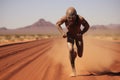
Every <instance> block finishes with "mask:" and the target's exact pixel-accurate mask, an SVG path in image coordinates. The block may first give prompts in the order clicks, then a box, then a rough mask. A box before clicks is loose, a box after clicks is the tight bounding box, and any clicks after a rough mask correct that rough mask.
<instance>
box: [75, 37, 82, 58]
mask: <svg viewBox="0 0 120 80" xmlns="http://www.w3.org/2000/svg"><path fill="white" fill-rule="evenodd" d="M76 46H77V53H78V56H79V57H82V55H83V40H82V39H80V40H76Z"/></svg>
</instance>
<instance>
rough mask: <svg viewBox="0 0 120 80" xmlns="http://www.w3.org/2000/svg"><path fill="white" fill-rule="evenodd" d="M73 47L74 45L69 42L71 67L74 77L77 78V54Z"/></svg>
mask: <svg viewBox="0 0 120 80" xmlns="http://www.w3.org/2000/svg"><path fill="white" fill-rule="evenodd" d="M73 45H74V43H70V42H68V49H69V58H70V63H71V66H72V71H73V76H76V70H75V58H76V56H77V54H76V53H75V51H74V47H73Z"/></svg>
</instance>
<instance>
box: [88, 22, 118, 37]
mask: <svg viewBox="0 0 120 80" xmlns="http://www.w3.org/2000/svg"><path fill="white" fill-rule="evenodd" d="M88 34H102V35H104V34H106V35H109V34H117V35H120V24H109V25H93V26H91V27H90V30H89V31H88Z"/></svg>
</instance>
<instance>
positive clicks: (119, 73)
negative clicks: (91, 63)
mask: <svg viewBox="0 0 120 80" xmlns="http://www.w3.org/2000/svg"><path fill="white" fill-rule="evenodd" d="M102 75H107V76H120V72H101V73H96V74H86V75H85V74H84V75H78V76H102Z"/></svg>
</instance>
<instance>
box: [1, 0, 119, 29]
mask: <svg viewBox="0 0 120 80" xmlns="http://www.w3.org/2000/svg"><path fill="white" fill-rule="evenodd" d="M70 6H73V7H75V8H76V10H77V12H78V14H79V15H81V16H83V17H84V18H85V19H86V20H87V21H88V22H89V24H90V25H96V24H100V25H107V24H120V0H0V27H7V28H19V27H23V26H27V25H30V24H33V23H34V22H36V21H38V20H39V19H41V18H44V19H45V20H47V21H51V22H52V23H54V24H55V23H56V21H57V20H58V19H59V18H61V17H62V16H64V15H65V12H66V9H67V8H68V7H70Z"/></svg>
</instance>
